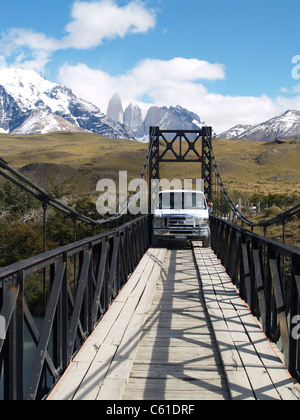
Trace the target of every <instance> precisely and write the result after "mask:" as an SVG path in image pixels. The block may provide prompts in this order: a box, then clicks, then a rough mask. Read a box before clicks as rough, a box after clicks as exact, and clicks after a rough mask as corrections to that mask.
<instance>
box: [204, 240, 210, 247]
mask: <svg viewBox="0 0 300 420" xmlns="http://www.w3.org/2000/svg"><path fill="white" fill-rule="evenodd" d="M203 248H210V238H207V239H204V241H203Z"/></svg>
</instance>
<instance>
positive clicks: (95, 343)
mask: <svg viewBox="0 0 300 420" xmlns="http://www.w3.org/2000/svg"><path fill="white" fill-rule="evenodd" d="M165 255H166V249H152V248H150V249H149V250H148V251H147V253H146V255H145V256H144V257H143V258H142V260H141V262H140V264H139V265H138V267H137V269H136V270H135V272H134V273H133V275H132V276H131V277H130V279H129V281H128V282H127V283H126V285H125V286H124V288H123V289H122V291H121V293H120V294H119V296H118V297H117V298H116V299H115V301H114V302H113V304H112V306H111V307H110V309H109V311H108V312H107V313H106V314H105V316H104V318H103V319H102V321H101V322H100V323H99V325H98V326H97V327H96V329H95V330H94V332H93V334H92V335H91V336H90V337H89V338H88V340H87V341H86V342H85V344H84V346H83V347H82V349H81V350H80V352H79V353H78V354H77V355H76V357H75V358H74V360H73V361H72V363H71V364H70V366H69V367H68V369H67V371H66V372H65V374H64V375H63V377H62V378H61V380H60V381H59V382H58V384H57V385H56V387H55V388H54V389H53V390H52V392H51V393H50V395H49V397H48V400H96V399H99V400H102V399H103V400H105V399H115V400H118V399H119V400H120V399H121V398H122V394H123V391H124V387H125V384H126V383H127V381H128V378H129V375H130V372H131V368H132V365H133V361H134V358H135V353H136V349H137V345H138V343H139V339H140V335H141V332H142V328H143V325H144V323H145V320H146V312H147V311H148V309H149V307H150V305H151V302H152V299H153V295H154V292H155V288H156V282H157V279H158V277H159V276H160V272H161V267H162V264H163V261H164V259H165Z"/></svg>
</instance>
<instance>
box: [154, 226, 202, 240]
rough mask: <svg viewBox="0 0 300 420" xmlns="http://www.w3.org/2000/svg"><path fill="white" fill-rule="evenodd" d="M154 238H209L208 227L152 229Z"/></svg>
mask: <svg viewBox="0 0 300 420" xmlns="http://www.w3.org/2000/svg"><path fill="white" fill-rule="evenodd" d="M153 233H154V236H155V238H157V239H160V240H165V241H168V240H176V239H187V240H189V241H204V240H205V239H209V238H210V229H209V228H208V229H193V230H191V229H189V230H186V231H185V230H184V229H182V230H178V229H177V230H171V229H153Z"/></svg>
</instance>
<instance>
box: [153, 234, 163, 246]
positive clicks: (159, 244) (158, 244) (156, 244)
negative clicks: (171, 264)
mask: <svg viewBox="0 0 300 420" xmlns="http://www.w3.org/2000/svg"><path fill="white" fill-rule="evenodd" d="M151 246H152V247H153V248H161V241H160V240H159V239H158V238H157V237H156V236H155V235H154V234H153V232H152V236H151Z"/></svg>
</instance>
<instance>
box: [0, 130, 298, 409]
mask: <svg viewBox="0 0 300 420" xmlns="http://www.w3.org/2000/svg"><path fill="white" fill-rule="evenodd" d="M211 137H212V130H211V128H209V127H203V128H202V129H199V130H197V131H194V130H193V131H182V130H175V131H174V130H172V131H171V130H160V129H159V127H151V128H150V141H149V148H148V151H147V154H146V157H145V163H144V165H143V168H142V171H141V180H142V179H143V180H146V181H147V182H148V185H149V186H150V188H149V214H147V215H137V216H135V217H133V218H131V220H129V219H128V220H127V221H125V220H124V214H125V211H126V209H125V208H121V209H120V211H119V212H118V213H117V214H116V215H114V216H112V217H110V218H108V219H100V220H93V219H91V218H89V217H87V216H86V215H84V214H81V213H80V212H76V211H74V210H73V209H72V208H71V207H69V206H67V205H66V204H64V203H62V202H61V201H59V200H57V199H56V198H54V197H53V196H52V195H51V194H49V193H48V192H47V191H45V190H43V189H42V188H40V187H39V186H38V185H36V184H35V183H33V182H32V181H31V180H29V179H28V178H26V177H24V176H23V175H22V174H21V173H20V172H19V171H17V170H15V169H14V168H13V167H11V166H10V165H9V164H8V163H7V162H5V161H4V160H3V159H1V160H0V175H1V176H2V177H4V178H5V179H7V180H8V181H10V182H12V183H14V184H15V185H17V186H18V187H20V188H22V189H23V190H25V191H27V192H28V194H31V195H32V196H34V197H35V198H36V199H38V200H39V201H41V203H42V207H43V210H44V249H46V247H45V243H46V223H47V209H48V208H49V206H51V207H53V208H55V209H56V210H58V211H60V212H62V213H64V214H66V215H67V216H69V217H71V218H72V220H73V222H74V242H73V243H70V244H68V245H66V246H64V247H62V248H59V249H54V250H51V251H48V252H44V253H43V254H41V255H38V256H32V257H31V258H29V259H27V260H25V261H21V262H18V263H16V264H13V265H11V266H8V267H4V268H2V269H0V317H1V318H0V319H2V320H5V323H4V325H5V331H4V334H3V335H4V336H1V337H0V397H1V399H5V400H24V399H27V400H37V399H48V400H84V399H87V400H91V399H92V400H122V399H123V400H135V399H141V400H147V399H149V400H177V401H178V400H202V399H222V400H227V399H233V400H239V399H240V400H248V399H249V400H265V399H273V400H291V399H294V400H296V399H299V395H300V394H299V382H300V345H299V319H300V251H299V249H297V248H294V247H291V246H288V245H286V244H284V243H283V242H277V241H274V240H272V239H269V238H268V237H267V235H265V236H260V235H258V234H256V233H254V229H255V227H257V226H262V227H263V228H264V231H265V233H266V229H267V228H268V227H269V226H271V225H273V224H278V223H279V224H281V225H282V226H283V229H284V227H285V224H286V223H287V222H288V220H289V219H291V218H293V217H296V216H297V215H298V214H299V212H300V204H299V205H297V206H294V207H293V208H291V209H289V210H287V211H285V212H283V213H281V214H279V215H278V216H276V217H274V218H272V219H270V220H268V221H265V222H262V223H253V222H252V221H251V220H250V219H248V218H247V217H245V216H244V214H243V213H242V212H241V209H240V208H237V206H236V205H235V204H234V202H233V200H232V199H231V197H230V194H229V193H228V191H227V189H226V187H225V185H224V183H223V181H222V178H221V174H220V172H219V169H218V165H217V162H216V159H215V157H214V152H213V147H212V138H211ZM162 162H170V163H174V164H175V163H180V162H198V163H199V168H200V166H201V171H202V172H201V176H202V179H203V180H204V192H205V194H206V196H207V198H208V199H210V200H214V194H216V191H215V192H214V191H213V185H216V186H217V187H218V191H219V194H221V195H222V197H223V199H224V200H225V202H226V203H227V206H228V212H227V214H228V213H229V212H231V214H233V215H234V217H235V220H240V221H241V222H242V227H241V226H240V225H237V224H234V223H233V222H231V221H229V220H228V217H221V215H217V214H215V213H216V212H214V214H211V216H210V226H211V248H203V247H202V243H201V242H196V241H194V242H189V243H187V242H175V243H172V244H168V245H167V246H166V247H161V248H155V247H152V244H151V227H152V216H151V203H152V202H153V201H155V199H156V194H157V191H156V190H155V188H153V189H152V188H151V185H152V183H154V182H155V181H156V180H158V179H159V178H160V164H161V163H162ZM199 172H200V171H199ZM213 178H214V181H213ZM137 193H138V190H137V192H136V193H135V194H134V195H133V196H132V197H131V198H130V199H129V204H130V201H131V200H134V196H135V195H136V194H137ZM216 207H217V206H216ZM121 221H122V222H121ZM79 222H80V223H85V224H88V225H91V226H92V227H93V231H94V235H93V236H92V237H89V238H86V239H83V240H81V241H77V240H76V226H77V223H79ZM245 225H246V228H245ZM98 227H102V228H103V230H104V232H103V233H100V234H96V230H97V228H98ZM37 279H42V281H43V284H44V288H45V291H46V293H45V308H44V317H43V320H42V325H41V326H39V327H38V326H37V323H36V320H35V319H34V316H33V315H32V313H31V309H30V307H29V306H28V305H27V302H26V299H25V298H24V289H25V287H26V282H28V281H35V280H37ZM26 334H27V335H28V334H29V335H30V337H31V339H32V342H33V343H34V350H33V352H32V355H33V361H32V363H31V365H30V366H29V367H28V366H26V362H25V353H26V345H25V335H26Z"/></svg>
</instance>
